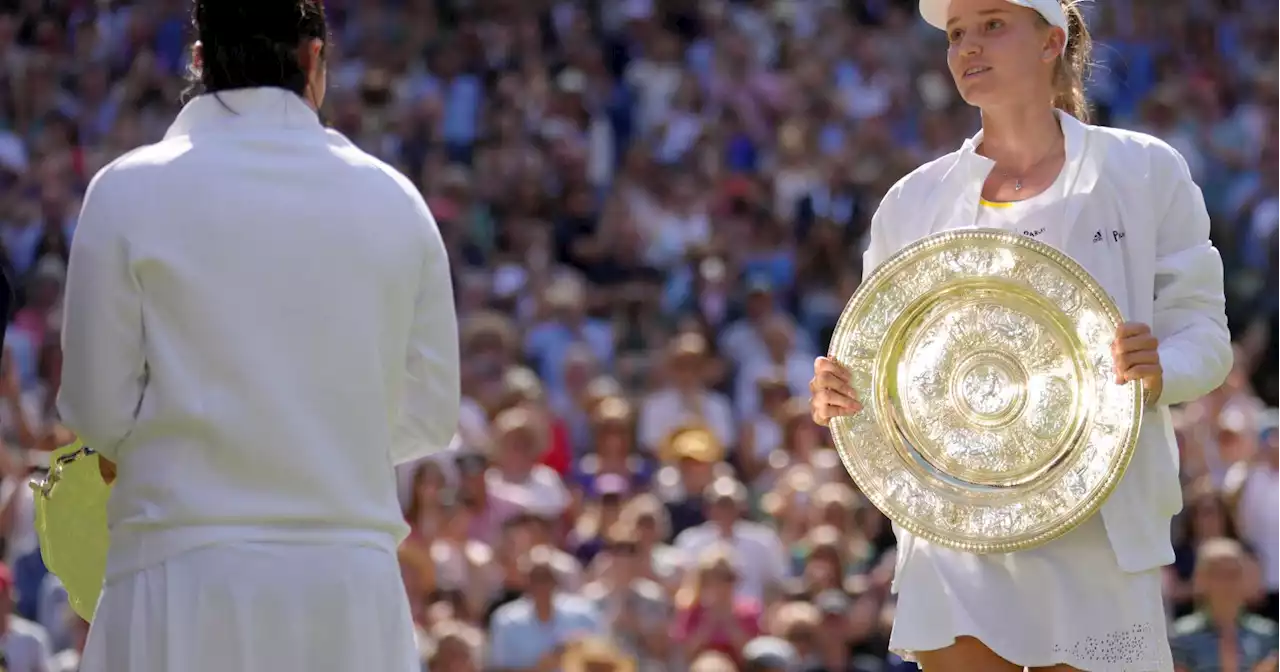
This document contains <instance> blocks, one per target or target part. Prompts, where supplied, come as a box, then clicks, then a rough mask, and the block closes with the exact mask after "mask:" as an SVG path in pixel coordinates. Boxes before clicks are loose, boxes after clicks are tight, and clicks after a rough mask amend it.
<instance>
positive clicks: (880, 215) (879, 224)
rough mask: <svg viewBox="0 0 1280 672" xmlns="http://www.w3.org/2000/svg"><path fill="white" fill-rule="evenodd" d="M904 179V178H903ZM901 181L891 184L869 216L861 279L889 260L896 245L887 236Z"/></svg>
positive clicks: (899, 194)
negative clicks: (869, 221) (872, 213)
mask: <svg viewBox="0 0 1280 672" xmlns="http://www.w3.org/2000/svg"><path fill="white" fill-rule="evenodd" d="M903 181H905V178H904V180H903ZM903 181H900V182H898V183H897V184H895V185H893V187H892V188H891V189H889V192H888V193H886V194H885V195H884V198H883V199H881V200H880V205H879V207H877V208H876V212H875V214H874V215H872V216H871V227H870V230H869V231H868V232H867V249H866V251H864V252H863V253H862V279H863V280H866V279H867V278H869V277H871V274H872V273H874V272H875V270H876V269H877V268H879V267H880V264H883V263H884V262H886V261H888V260H889V257H891V256H893V253H894V252H897V247H896V246H894V245H893V243H892V242H891V240H890V238H889V228H888V227H890V226H891V224H890V222H892V221H893V213H894V212H895V211H896V210H897V208H898V203H899V202H900V201H901V200H902V188H903V187H902V184H903Z"/></svg>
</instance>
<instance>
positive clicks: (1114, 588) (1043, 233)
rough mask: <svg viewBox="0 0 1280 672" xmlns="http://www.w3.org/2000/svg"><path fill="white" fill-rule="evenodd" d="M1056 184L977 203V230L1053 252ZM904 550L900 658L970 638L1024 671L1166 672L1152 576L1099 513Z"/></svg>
mask: <svg viewBox="0 0 1280 672" xmlns="http://www.w3.org/2000/svg"><path fill="white" fill-rule="evenodd" d="M1064 172H1065V171H1064ZM1063 182H1064V180H1063V179H1062V178H1061V177H1059V179H1058V180H1057V181H1055V183H1054V184H1053V185H1052V186H1050V187H1049V189H1047V190H1046V191H1045V192H1044V193H1041V194H1039V195H1037V196H1034V197H1032V198H1029V199H1027V200H1025V201H1019V202H1015V203H990V202H988V201H982V207H980V208H979V210H978V219H977V221H978V225H979V226H982V227H985V228H998V229H1003V230H1006V231H1013V232H1019V233H1022V235H1025V236H1028V237H1031V238H1035V239H1038V240H1040V241H1041V242H1045V243H1048V244H1050V245H1054V246H1055V247H1061V245H1062V227H1061V226H1060V225H1059V217H1055V215H1056V214H1060V212H1061V205H1062V202H1063V201H1062V199H1061V195H1060V191H1059V190H1060V189H1061V188H1062V184H1063ZM899 534H903V532H901V531H899ZM912 544H913V546H912V549H911V552H910V554H909V557H908V558H907V560H906V562H905V564H904V565H903V566H902V568H901V571H900V573H899V574H898V575H897V577H896V581H895V585H896V586H897V587H898V608H897V612H896V614H895V619H894V628H893V634H892V636H891V638H890V647H891V648H893V649H894V650H895V651H898V652H900V653H901V655H903V656H904V657H906V658H908V659H910V658H912V657H913V656H912V652H915V651H930V650H933V649H939V648H942V647H945V646H947V645H949V644H951V643H952V642H953V641H955V638H956V637H957V636H959V635H969V636H972V637H976V638H977V639H979V640H981V641H982V642H983V643H984V644H986V645H987V646H988V647H990V648H991V650H993V651H995V652H996V653H997V654H999V655H1000V656H1001V657H1002V658H1004V659H1005V660H1008V661H1011V662H1013V663H1015V664H1018V665H1024V666H1027V667H1037V666H1050V665H1056V664H1058V663H1066V664H1068V665H1071V666H1072V667H1075V668H1077V669H1081V670H1089V671H1090V672H1109V671H1111V670H1114V671H1115V672H1166V671H1167V670H1172V667H1173V660H1172V658H1171V654H1170V652H1169V641H1168V634H1167V633H1166V629H1165V626H1166V623H1165V621H1166V616H1165V611H1164V601H1163V593H1162V587H1163V586H1162V580H1161V573H1160V570H1159V569H1148V570H1145V571H1142V572H1138V573H1133V574H1130V573H1127V572H1125V571H1123V570H1121V569H1120V566H1119V565H1118V564H1116V556H1115V554H1114V553H1112V552H1111V548H1110V544H1109V543H1108V541H1107V534H1106V528H1105V527H1104V525H1103V523H1102V519H1101V518H1100V517H1098V516H1094V517H1093V518H1091V519H1089V520H1088V521H1086V522H1085V523H1084V524H1083V525H1081V527H1080V528H1078V529H1076V530H1074V531H1073V532H1071V533H1069V534H1068V535H1067V536H1066V537H1063V538H1062V539H1058V540H1056V541H1054V542H1052V543H1049V544H1046V545H1045V546H1041V547H1039V548H1035V549H1032V550H1029V551H1024V552H1021V553H1009V554H997V555H982V556H979V555H972V554H967V553H961V552H957V551H953V550H950V549H947V548H944V547H940V546H934V545H932V544H930V543H929V542H927V541H925V540H923V539H915V540H914V541H913V542H912Z"/></svg>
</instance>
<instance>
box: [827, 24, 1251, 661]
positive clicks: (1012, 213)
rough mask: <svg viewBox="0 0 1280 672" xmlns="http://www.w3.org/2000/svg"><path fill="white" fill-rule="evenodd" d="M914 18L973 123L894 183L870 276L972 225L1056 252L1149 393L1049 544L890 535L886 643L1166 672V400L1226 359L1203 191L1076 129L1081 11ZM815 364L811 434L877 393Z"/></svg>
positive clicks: (1134, 143)
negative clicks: (964, 135) (942, 42)
mask: <svg viewBox="0 0 1280 672" xmlns="http://www.w3.org/2000/svg"><path fill="white" fill-rule="evenodd" d="M920 12H921V14H922V15H923V16H924V19H925V20H926V21H927V22H928V23H930V24H931V25H933V26H935V27H937V28H938V29H940V30H943V31H946V33H947V38H948V42H949V45H950V46H949V48H948V51H947V64H948V66H949V69H950V71H951V74H952V77H953V78H954V80H955V83H956V86H957V88H958V89H959V92H960V94H961V96H962V97H963V98H964V100H965V101H966V102H968V103H969V104H971V105H974V106H977V107H978V108H980V109H981V111H982V130H981V132H979V133H978V135H977V136H975V137H974V138H972V139H971V140H968V141H967V142H965V143H964V145H963V146H962V147H961V148H960V149H959V150H958V151H956V152H953V153H951V154H949V155H947V156H945V157H942V158H940V159H938V160H936V161H934V162H932V163H929V164H927V165H924V166H922V167H920V168H919V169H918V170H916V171H915V172H913V173H912V174H910V175H908V176H907V177H905V178H904V179H903V180H901V181H900V182H899V183H898V184H897V185H895V186H894V187H893V188H892V189H891V190H890V191H889V193H888V195H887V196H886V197H885V198H884V200H883V202H882V203H881V205H880V208H879V210H878V211H877V212H876V214H875V216H874V219H873V221H872V226H871V233H870V247H869V249H868V250H867V251H866V255H865V268H866V269H867V270H868V272H872V271H873V270H874V269H876V268H877V267H878V266H881V265H882V264H885V262H886V260H888V259H890V258H891V257H893V256H894V255H895V254H896V253H898V252H899V250H902V249H903V248H905V247H908V246H909V245H911V244H912V243H914V242H916V241H917V240H920V239H923V238H925V237H927V236H931V235H934V234H938V233H939V232H942V231H954V230H963V229H975V228H981V229H998V230H1003V231H1008V232H1014V233H1016V234H1020V235H1024V236H1029V237H1033V238H1035V239H1036V240H1037V241H1039V242H1040V243H1044V244H1047V246H1051V247H1052V248H1054V249H1056V250H1059V251H1061V252H1062V253H1065V255H1066V256H1069V257H1070V258H1071V259H1074V261H1075V262H1076V263H1078V264H1079V266H1080V267H1083V268H1084V269H1087V271H1088V274H1089V275H1092V277H1093V278H1094V279H1096V281H1097V284H1099V285H1100V286H1101V287H1102V288H1103V289H1104V290H1105V294H1108V295H1110V300H1113V301H1114V305H1115V306H1117V307H1118V309H1119V311H1118V314H1119V315H1122V316H1123V318H1124V321H1120V320H1117V322H1116V324H1117V326H1116V328H1114V329H1113V335H1104V337H1103V338H1104V340H1103V345H1102V349H1103V356H1104V358H1106V348H1107V344H1108V343H1109V345H1110V357H1109V360H1110V361H1107V362H1105V366H1106V368H1107V369H1108V370H1112V369H1113V370H1114V373H1112V374H1110V375H1109V377H1110V378H1114V380H1113V381H1112V382H1111V383H1110V384H1112V385H1128V384H1133V385H1141V397H1135V402H1136V403H1139V405H1138V410H1139V417H1141V421H1140V430H1138V431H1137V433H1136V448H1134V450H1133V453H1132V459H1131V461H1129V462H1128V468H1127V471H1123V477H1122V478H1120V479H1119V481H1118V484H1117V485H1116V486H1115V487H1114V489H1113V490H1111V491H1110V495H1109V497H1106V499H1105V503H1101V502H1100V510H1099V512H1098V513H1093V514H1091V515H1090V516H1088V517H1087V518H1086V519H1083V520H1082V521H1080V522H1078V524H1076V525H1074V526H1073V529H1071V530H1070V531H1069V532H1066V533H1065V534H1063V535H1062V536H1059V537H1057V538H1056V539H1053V540H1051V541H1048V542H1047V543H1044V544H1043V545H1039V546H1037V547H1034V548H1028V549H1027V550H1020V551H1016V552H1008V553H970V552H965V551H963V550H957V549H955V548H949V547H946V546H945V545H942V544H935V543H931V542H930V541H928V540H925V539H922V538H920V536H919V535H916V534H913V533H911V532H909V531H907V530H905V529H902V527H901V526H897V525H895V531H896V532H897V535H898V542H899V545H898V549H899V550H898V553H899V556H898V561H897V575H896V580H895V587H896V591H897V593H898V602H897V612H896V618H895V622H894V629H893V634H892V638H891V642H890V645H891V648H892V649H893V650H895V651H897V652H899V653H901V654H902V655H904V656H905V657H906V658H907V659H909V660H916V661H918V662H919V663H920V664H921V666H922V667H923V669H924V670H926V672H968V671H974V670H982V671H983V672H999V671H1000V670H1021V669H1023V668H1024V667H1029V668H1031V669H1033V670H1087V671H1089V672H1108V671H1114V672H1156V671H1160V672H1164V671H1168V670H1172V669H1173V663H1172V660H1171V658H1170V653H1169V646H1168V641H1167V636H1166V632H1165V619H1166V616H1165V612H1164V608H1163V602H1162V598H1161V573H1160V568H1161V567H1162V566H1164V565H1166V564H1169V563H1171V562H1173V559H1174V556H1173V549H1172V546H1171V543H1170V536H1169V535H1170V532H1169V523H1170V518H1171V517H1172V516H1173V515H1174V514H1175V513H1176V512H1177V511H1178V510H1179V509H1180V508H1181V491H1180V487H1179V481H1178V453H1177V448H1176V445H1175V443H1174V437H1173V432H1172V429H1171V424H1170V416H1169V411H1168V407H1169V406H1170V405H1172V404H1179V403H1183V402H1186V401H1190V400H1192V399H1195V398H1197V397H1200V396H1201V395H1203V394H1205V393H1207V392H1209V391H1210V390H1213V389H1214V388H1216V387H1217V386H1218V385H1219V384H1221V383H1222V381H1223V380H1224V379H1225V377H1226V375H1227V372H1228V371H1229V369H1230V368H1231V361H1232V353H1231V345H1230V340H1229V335H1228V332H1227V324H1226V317H1225V315H1224V298H1223V269H1222V262H1221V260H1220V258H1219V255H1218V252H1217V250H1215V249H1214V247H1213V246H1212V245H1211V244H1210V242H1209V217H1208V214H1207V213H1206V210H1205V205H1204V201H1203V199H1202V197H1201V194H1200V190H1199V189H1198V188H1197V186H1196V185H1195V184H1194V183H1193V182H1192V179H1191V175H1190V173H1189V172H1188V169H1187V164H1186V162H1185V161H1184V160H1183V158H1182V157H1181V156H1180V155H1179V154H1178V153H1177V152H1176V151H1175V150H1174V149H1172V148H1171V147H1170V146H1169V145H1167V144H1165V143H1164V142H1162V141H1160V140H1158V139H1156V138H1153V137H1150V136H1147V135H1142V134H1140V133H1133V132H1129V131H1122V130H1116V129H1110V128H1100V127H1097V126H1091V125H1089V124H1088V107H1087V104H1086V102H1085V97H1084V90H1083V76H1084V69H1085V67H1086V65H1087V64H1088V62H1089V51H1090V39H1089V34H1088V30H1087V28H1086V26H1085V22H1084V18H1083V16H1082V15H1081V12H1080V9H1079V7H1077V6H1076V3H1075V2H1074V1H1073V0H1072V1H1068V0H1061V1H1060V0H922V1H921V3H920ZM853 328H856V325H854V327H853ZM1109 333H1110V332H1109ZM833 348H834V346H833ZM1018 365H1019V366H1021V364H1018ZM814 368H815V372H814V379H813V381H812V383H811V391H812V394H813V397H812V402H811V404H812V413H813V418H814V420H815V421H816V422H817V423H819V424H821V425H828V424H829V423H830V424H832V426H833V431H835V429H834V428H835V425H836V424H839V423H842V422H846V421H848V419H849V418H857V417H858V415H859V414H861V415H863V416H865V415H866V412H864V406H865V407H867V408H868V409H870V408H871V404H872V402H871V401H870V400H868V399H866V398H862V399H860V398H859V395H858V393H857V392H856V391H855V388H856V387H858V385H855V384H854V382H855V381H853V380H851V376H850V373H849V370H848V368H847V367H846V366H843V365H841V364H840V363H838V362H837V361H836V360H835V358H827V357H823V358H820V359H818V361H817V362H816V364H815V367H814ZM992 370H994V369H992ZM992 380H994V379H992ZM997 388H998V385H995V384H994V383H993V384H992V386H991V387H990V389H991V390H996V391H998V389H997ZM862 389H865V387H864V388H862ZM1138 399H1141V400H1142V401H1144V402H1145V409H1143V408H1142V406H1141V403H1140V402H1138ZM1144 411H1145V412H1144ZM1135 424H1138V423H1135Z"/></svg>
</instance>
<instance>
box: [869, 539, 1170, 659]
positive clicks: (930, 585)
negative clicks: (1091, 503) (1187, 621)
mask: <svg viewBox="0 0 1280 672" xmlns="http://www.w3.org/2000/svg"><path fill="white" fill-rule="evenodd" d="M898 543H899V548H906V549H908V550H906V556H905V558H904V559H903V563H902V566H901V568H900V569H899V574H898V576H897V579H896V582H895V583H896V585H897V592H898V604H897V611H896V614H895V617H894V622H893V633H892V635H891V636H890V639H889V647H890V648H891V649H893V650H894V651H895V652H897V653H898V654H899V655H901V656H903V657H904V658H905V659H907V660H914V656H913V654H914V652H917V651H934V650H937V649H941V648H944V647H947V646H949V645H951V644H952V643H953V642H955V640H956V638H957V637H960V636H962V635H967V636H970V637H974V638H977V639H978V640H980V641H982V642H983V643H984V644H986V645H987V647H988V648H990V649H991V650H992V651H995V652H996V653H997V654H998V655H999V656H1000V657H1002V658H1004V659H1005V660H1008V661H1010V662H1012V663H1014V664H1017V665H1023V666H1026V667H1047V666H1052V665H1058V664H1063V663H1065V664H1067V665H1071V666H1072V667H1075V668H1077V669H1080V670H1087V671H1088V672H1172V670H1173V659H1172V656H1171V654H1170V652H1169V640H1168V632H1167V627H1166V626H1167V616H1166V615H1165V610H1164V600H1163V597H1162V593H1161V584H1162V581H1161V574H1160V570H1159V569H1153V570H1150V571H1146V572H1140V573H1136V574H1130V573H1127V572H1125V571H1123V570H1121V569H1120V567H1119V565H1118V564H1117V563H1116V559H1115V554H1114V553H1113V552H1112V550H1111V544H1110V542H1109V541H1108V540H1107V533H1106V528H1105V527H1104V525H1103V522H1102V519H1101V517H1100V516H1094V517H1093V518H1091V519H1090V520H1088V521H1085V522H1084V523H1083V524H1081V526H1080V527H1078V528H1076V529H1075V530H1072V531H1071V532H1069V533H1067V534H1066V535H1065V536H1063V537H1061V538H1059V539H1056V540H1054V541H1052V542H1050V543H1048V544H1046V545H1044V546H1041V547H1039V548H1035V549H1031V550H1028V551H1021V552H1018V553H1007V554H992V555H974V554H971V553H962V552H959V551H953V550H951V549H947V548H942V547H939V546H934V545H932V544H930V543H929V542H927V541H925V540H923V539H918V538H913V537H911V536H910V535H909V534H907V533H905V532H901V531H900V532H899V542H898Z"/></svg>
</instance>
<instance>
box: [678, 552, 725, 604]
mask: <svg viewBox="0 0 1280 672" xmlns="http://www.w3.org/2000/svg"><path fill="white" fill-rule="evenodd" d="M717 572H724V573H726V574H730V575H732V576H737V575H738V568H737V567H735V566H734V564H733V549H732V548H730V547H729V546H727V545H725V544H716V545H715V546H712V547H711V548H708V549H707V550H706V551H705V552H703V553H702V555H700V556H699V557H698V566H697V567H695V568H694V570H693V571H692V572H689V573H688V574H686V575H685V578H684V584H683V585H681V586H680V590H678V591H676V606H678V607H679V608H681V609H692V608H693V607H695V606H697V605H698V603H699V602H701V601H702V584H703V582H704V581H706V580H707V578H708V577H710V576H711V575H712V574H715V573H717Z"/></svg>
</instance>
